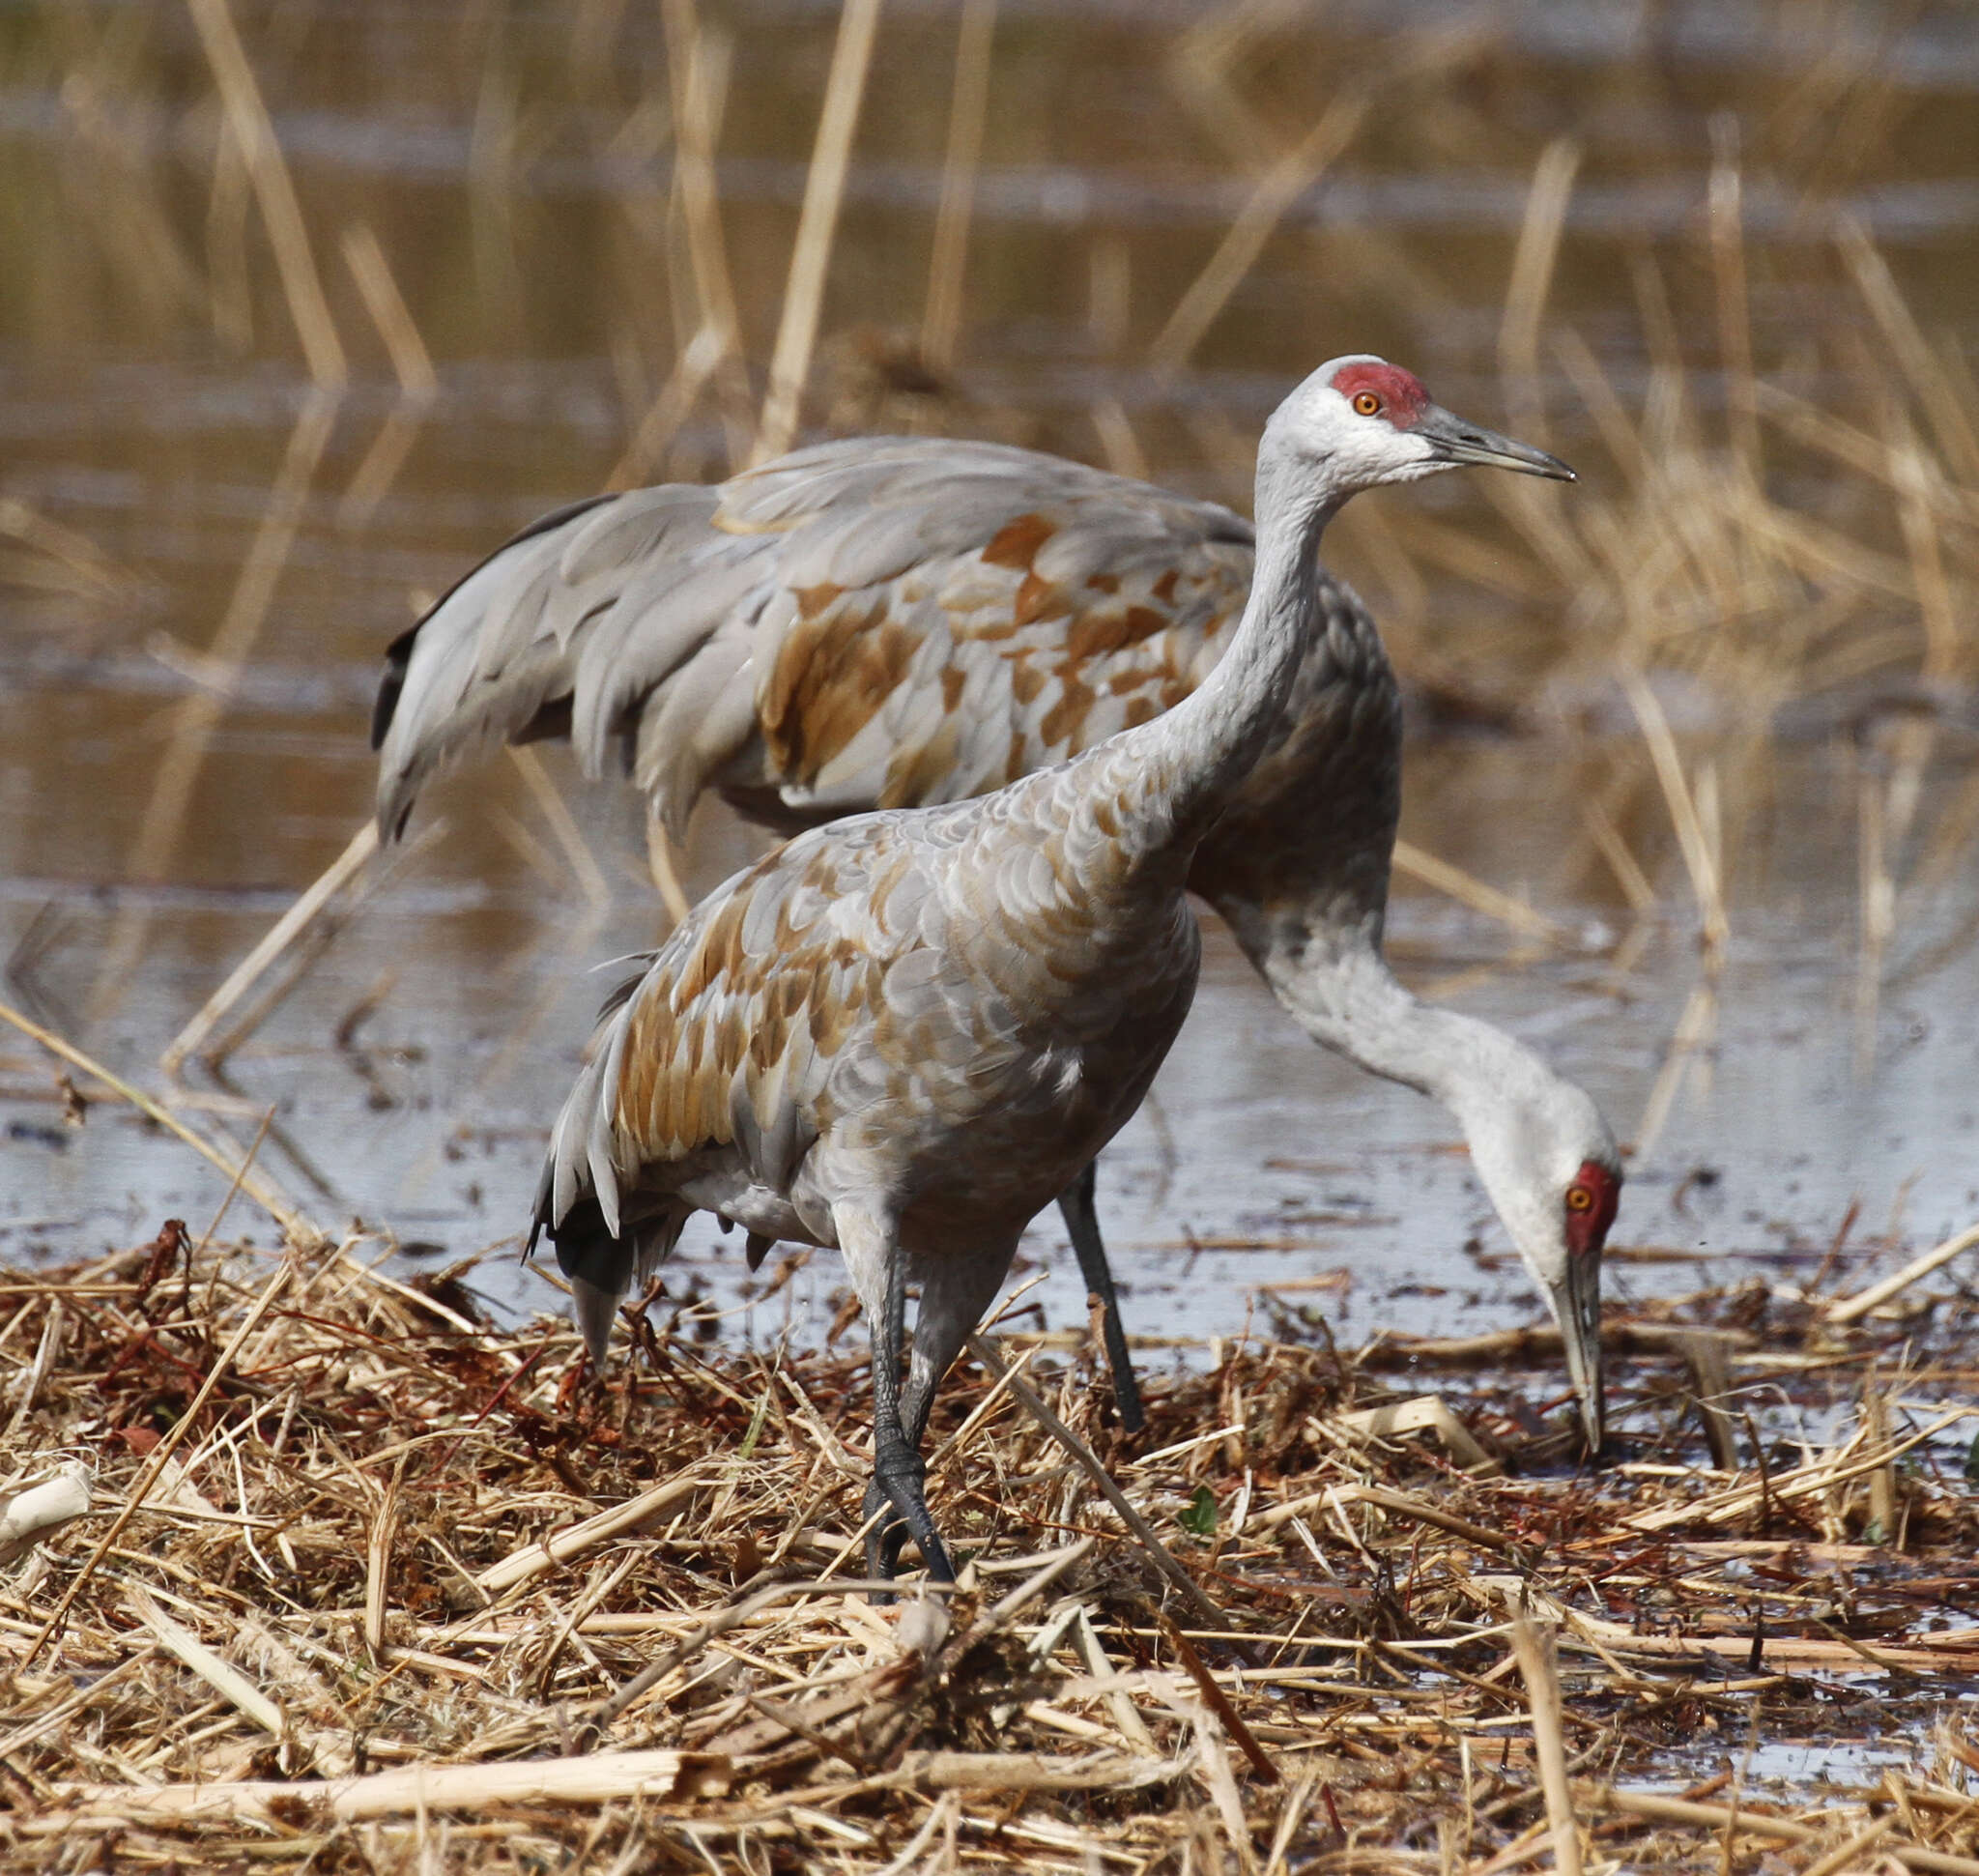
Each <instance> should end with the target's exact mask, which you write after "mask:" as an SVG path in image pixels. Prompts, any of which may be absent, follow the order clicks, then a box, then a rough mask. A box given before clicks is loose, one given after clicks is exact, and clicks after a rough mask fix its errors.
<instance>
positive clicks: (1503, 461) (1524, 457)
mask: <svg viewBox="0 0 1979 1876" xmlns="http://www.w3.org/2000/svg"><path fill="white" fill-rule="evenodd" d="M1415 428H1416V434H1417V435H1418V436H1420V437H1427V438H1428V439H1429V441H1430V442H1431V443H1432V444H1434V445H1435V446H1436V452H1437V454H1438V455H1439V456H1440V457H1441V458H1442V460H1443V461H1445V462H1447V463H1465V464H1476V465H1477V467H1478V468H1481V469H1515V470H1517V471H1518V472H1519V474H1520V475H1522V476H1545V477H1547V479H1548V480H1549V481H1555V482H1571V481H1573V480H1574V479H1575V476H1574V473H1573V471H1572V470H1570V469H1569V468H1567V466H1566V465H1565V464H1564V463H1563V462H1562V461H1561V460H1560V458H1559V457H1558V456H1549V455H1548V454H1547V453H1546V452H1545V450H1543V449H1534V447H1533V446H1532V445H1531V444H1529V443H1514V442H1513V441H1512V440H1511V438H1510V437H1502V436H1500V435H1499V434H1498V432H1497V431H1496V430H1487V429H1485V428H1484V426H1483V425H1482V424H1480V423H1467V422H1465V421H1464V419H1463V418H1460V417H1452V416H1451V415H1450V414H1449V412H1448V411H1447V410H1445V409H1444V408H1443V406H1442V405H1441V404H1432V405H1430V407H1429V408H1428V410H1426V411H1425V412H1423V414H1422V416H1421V417H1420V418H1418V420H1417V422H1416V426H1415Z"/></svg>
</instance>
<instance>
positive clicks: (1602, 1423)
mask: <svg viewBox="0 0 1979 1876" xmlns="http://www.w3.org/2000/svg"><path fill="white" fill-rule="evenodd" d="M1552 1302H1553V1313H1554V1314H1555V1315H1557V1316H1558V1317H1559V1318H1560V1334H1561V1338H1562V1340H1563V1342H1565V1344H1566V1375H1567V1379H1568V1380H1570V1381H1571V1382H1572V1383H1573V1391H1574V1393H1575V1395H1577V1396H1578V1397H1579V1400H1580V1407H1581V1425H1582V1426H1583V1427H1584V1428H1586V1429H1587V1434H1588V1451H1589V1453H1590V1454H1591V1455H1592V1454H1595V1453H1598V1452H1600V1450H1601V1439H1602V1436H1603V1434H1604V1433H1605V1431H1606V1430H1607V1413H1608V1406H1607V1395H1606V1393H1605V1391H1604V1389H1603V1386H1602V1380H1601V1249H1600V1246H1599V1245H1595V1246H1594V1247H1593V1248H1592V1250H1586V1251H1575V1252H1572V1253H1570V1254H1569V1255H1568V1256H1567V1260H1566V1275H1565V1276H1564V1277H1563V1278H1562V1279H1561V1281H1560V1282H1559V1283H1558V1284H1555V1285H1554V1288H1553V1297H1552Z"/></svg>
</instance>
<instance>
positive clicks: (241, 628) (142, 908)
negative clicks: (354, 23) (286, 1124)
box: [88, 0, 336, 1023]
mask: <svg viewBox="0 0 1979 1876" xmlns="http://www.w3.org/2000/svg"><path fill="white" fill-rule="evenodd" d="M203 3H204V4H206V5H219V4H221V0H203ZM335 422H336V398H335V395H334V394H333V393H332V392H329V391H326V390H322V389H321V388H319V389H318V390H314V391H312V392H311V393H310V395H309V396H308V397H307V398H306V399H305V400H304V402H303V405H302V409H301V413H300V414H299V415H298V417H297V418H296V427H295V430H294V431H293V432H292V433H291V435H290V437H289V444H288V447H287V449H286V450H285V451H284V452H283V456H282V464H281V468H280V470H279V472H278V473H277V475H276V476H275V481H274V487H273V488H272V490H271V491H270V494H269V500H268V506H267V508H266V510H265V511H264V512H263V514H262V518H261V522H260V525H259V526H258V527H257V528H256V529H255V532H254V538H253V540H252V541H251V542H250V543H249V545H248V549H247V554H246V558H245V559H244V561H243V562H242V563H241V571H240V574H239V576H238V578H237V579H236V581H235V584H234V591H233V593H232V595H231V596H230V597H229V599H228V602H227V610H226V613H225V615H224V616H223V617H222V618H221V620H220V622H219V626H218V628H217V629H216V630H215V633H214V636H213V643H212V644H211V645H209V646H208V647H207V649H206V656H207V658H208V659H210V660H211V662H212V669H213V670H214V671H215V674H216V681H215V683H214V684H213V685H212V686H211V687H209V688H206V689H202V690H199V691H195V692H194V693H193V695H191V696H190V697H187V698H186V699H185V700H184V702H182V703H181V704H180V705H178V706H177V707H176V708H175V709H174V711H173V712H172V726H171V732H170V735H169V736H168V738H167V740H166V744H165V752H164V755H163V756H162V757H161V758H160V759H159V762H158V776H157V779H156V780H155V781H154V783H153V785H152V792H151V796H150V798H149V800H147V802H146V803H145V809H144V815H143V818H142V820H141V822H140V823H139V825H138V830H137V836H136V838H135V839H134V840H133V841H132V842H131V846H130V857H129V860H128V861H127V863H126V866H125V878H126V880H129V882H131V883H133V884H138V885H151V884H156V883H157V882H158V881H159V880H163V879H164V878H165V877H166V876H167V874H168V873H169V871H170V869H171V865H172V860H173V857H174V855H175V854H176V853H177V852H178V850H179V839H180V835H181V834H182V833H183V831H184V830H185V825H186V815H187V814H188V813H189V812H190V810H191V806H192V796H193V790H194V788H195V787H196V786H197V783H198V780H199V776H200V772H201V771H202V770H203V769H204V767H205V766H206V758H207V753H208V751H209V749H210V748H211V747H212V744H213V738H214V736H215V733H216V732H217V730H218V729H219V726H220V722H221V720H222V718H224V716H225V715H226V713H227V710H228V708H229V707H230V705H231V702H232V696H233V689H234V686H235V684H236V683H237V682H238V681H239V678H240V674H241V671H242V670H243V668H244V666H245V664H246V661H247V658H248V655H249V653H250V652H251V651H252V650H253V649H254V642H255V640H256V639H258V638H259V637H260V635H261V628H262V626H263V625H264V624H265V623H266V622H267V619H268V614H269V609H270V608H271V606H272V604H273V603H274V594H275V588H276V586H277V585H278V584H279V582H280V579H281V575H282V570H283V568H284V567H285V566H286V565H287V564H288V561H289V555H290V553H291V551H292V550H293V549H294V546H295V541H296V534H297V532H298V531H299V530H300V528H301V524H302V510H303V506H304V504H305V503H306V501H307V499H308V494H309V490H310V487H311V485H312V484H313V483H314V481H315V479H316V472H317V469H318V467H319V465H320V464H321V463H322V461H323V452H324V450H325V449H326V448H327V447H329V444H330V431H331V429H332V428H333V427H334V425H335ZM150 927H151V909H150V906H149V904H148V903H145V902H141V901H140V902H134V903H133V902H127V903H125V904H123V905H120V906H119V908H118V910H117V915H116V917H115V919H114V920H113V921H112V923H111V927H110V935H109V937H108V938H107V939H106V940H105V942H104V945H103V955H102V961H101V963H100V966H99V967H98V970H97V976H96V981H95V983H94V984H93V985H92V987H91V990H90V996H89V1005H88V1010H89V1019H90V1021H91V1022H92V1023H100V1022H101V1021H103V1020H104V1019H105V1018H107V1017H108V1016H109V1015H110V1014H111V1013H112V1012H114V1011H115V1009H116V1008H117V1006H118V1005H119V1004H120V1003H121V1002H122V1000H123V997H124V994H125V992H126V991H127V990H128V988H129V985H130V983H131V981H132V979H133V978H134V976H135V974H136V967H137V961H138V958H139V956H140V955H141V953H142V952H143V949H144V943H145V937H146V934H147V933H148V932H149V930H150Z"/></svg>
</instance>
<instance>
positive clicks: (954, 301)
mask: <svg viewBox="0 0 1979 1876" xmlns="http://www.w3.org/2000/svg"><path fill="white" fill-rule="evenodd" d="M995 37H996V0H962V13H961V23H960V24H959V25H958V27H957V29H956V43H955V86H954V90H953V91H952V93H951V95H950V99H949V106H948V152H947V155H946V156H945V157H944V158H943V159H942V164H941V199H940V201H939V202H938V203H937V204H936V206H935V210H934V238H933V241H932V245H931V248H930V252H929V256H928V304H927V307H926V309H925V310H924V311H923V312H922V315H921V358H922V361H923V362H924V363H926V364H927V366H928V367H929V369H930V370H932V371H936V372H944V371H947V370H948V369H949V367H950V366H951V365H953V364H954V363H955V349H956V342H957V340H958V339H959V338H960V336H961V326H962V279H963V275H964V274H965V273H966V271H967V267H968V258H969V221H970V217H971V213H972V211H973V209H974V207H975V199H976V172H977V170H978V169H979V168H980V167H981V165H982V160H983V127H984V124H985V122H986V121H987V120H988V118H989V114H990V50H991V47H992V45H993V43H994V41H995Z"/></svg>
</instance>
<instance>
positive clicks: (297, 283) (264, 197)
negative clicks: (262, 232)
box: [186, 0, 350, 392]
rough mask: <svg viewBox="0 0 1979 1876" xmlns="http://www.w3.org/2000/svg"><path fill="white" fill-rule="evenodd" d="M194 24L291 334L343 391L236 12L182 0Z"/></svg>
mask: <svg viewBox="0 0 1979 1876" xmlns="http://www.w3.org/2000/svg"><path fill="white" fill-rule="evenodd" d="M186 5H187V8H188V10H189V11H190V12H191V14H192V23H193V25H194V26H195V27H196V28H197V29H198V32H199V42H200V44H201V45H202V46H203V47H204V48H205V51H206V58H207V63H208V64H209V65H210V66H211V67H212V68H213V75H214V82H215V85H217V86H218V88H219V94H220V103H221V106H222V107H223V108H224V110H225V112H226V122H227V131H228V134H229V135H231V136H232V138H233V140H234V144H235V147H236V148H237V149H238V150H239V151H240V153H241V156H242V159H243V160H244V163H245V165H246V170H247V177H248V180H249V181H250V182H251V183H252V185H253V187H254V196H255V200H256V202H257V203H258V204H259V205H260V208H261V218H262V221H263V223H264V225H265V226H266V227H267V229H268V240H269V245H270V246H272V248H273V249H274V258H275V266H276V268H277V269H278V270H279V271H280V274H281V279H282V291H283V293H284V294H285V295H286V296H287V299H288V303H289V316H290V317H291V318H292V319H293V320H294V321H295V322H296V335H297V336H298V337H299V338H300V339H301V342H302V353H303V356H304V357H305V358H306V359H307V360H308V361H309V375H310V376H311V377H312V378H314V379H315V381H316V383H317V386H318V387H319V389H321V390H327V391H330V392H337V391H341V390H343V388H344V385H345V383H346V382H347V380H348V378H349V376H350V369H349V366H348V364H347V363H346V361H345V359H344V348H343V343H342V341H341V340H340V339H339V338H338V337H337V333H336V322H335V321H334V320H333V319H332V318H331V317H330V302H329V301H328V299H326V298H325V296H324V291H323V279H322V276H321V275H320V274H318V273H317V271H316V256H315V255H314V253H313V252H311V250H310V246H309V234H308V230H307V229H306V228H305V227H304V226H303V222H302V211H301V206H300V205H299V204H298V202H297V200H296V186H295V183H294V182H293V181H292V180H291V178H290V175H289V166H288V163H287V161H286V160H285V159H283V157H282V149H281V145H280V143H279V142H278V141H276V138H275V134H274V126H273V125H272V123H271V122H270V121H269V115H268V106H267V104H266V103H265V102H264V101H263V100H262V96H261V87H260V86H259V85H258V84H256V83H255V80H254V68H253V66H252V65H251V64H250V63H249V62H248V58H247V53H246V50H245V48H244V47H243V45H242V43H241V35H240V33H239V32H238V31H237V30H236V28H235V25H234V15H233V14H232V13H231V12H229V11H228V8H227V0H186Z"/></svg>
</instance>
